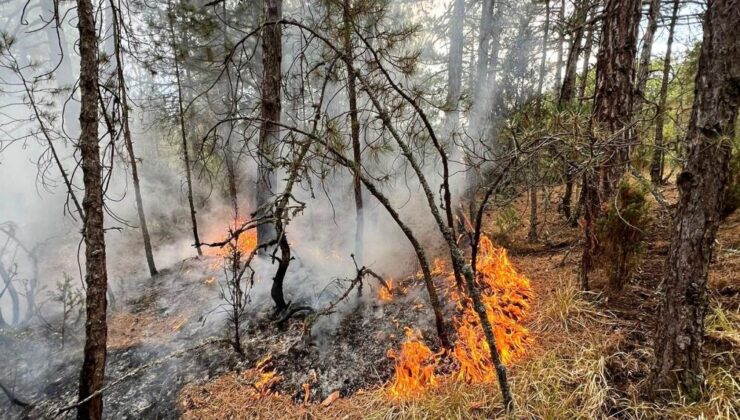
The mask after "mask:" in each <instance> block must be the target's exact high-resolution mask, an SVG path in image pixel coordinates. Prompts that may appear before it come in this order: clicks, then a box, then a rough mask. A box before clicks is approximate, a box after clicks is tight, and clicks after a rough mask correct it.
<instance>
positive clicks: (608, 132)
mask: <svg viewBox="0 0 740 420" xmlns="http://www.w3.org/2000/svg"><path fill="white" fill-rule="evenodd" d="M640 12H641V2H640V0H608V1H607V4H606V9H605V11H604V19H603V23H602V25H603V26H602V28H601V40H600V45H599V55H598V60H597V62H596V92H595V96H594V106H593V111H592V114H591V121H590V126H591V127H590V131H591V135H590V137H591V138H590V142H591V150H590V153H591V155H592V156H594V157H595V156H598V155H606V156H608V157H607V158H604V159H602V160H601V161H599V162H598V163H597V165H598V168H596V169H597V171H596V172H594V173H587V176H586V178H585V181H584V189H586V190H585V192H586V193H588V195H587V196H586V199H585V201H584V204H585V206H586V211H585V216H586V226H585V227H586V229H585V232H584V234H585V246H584V248H583V256H582V267H581V268H582V272H581V275H582V276H583V278H582V283H583V284H584V285H587V284H588V274H589V271H590V270H591V268H592V267H591V266H592V264H591V261H592V259H593V255H592V254H593V252H594V251H595V249H594V247H593V246H592V245H593V244H594V238H595V231H594V230H595V221H596V218H597V217H598V215H599V208H600V207H601V204H602V203H603V202H605V201H606V200H608V199H609V197H611V193H612V190H613V189H614V187H615V186H616V184H617V182H619V180H620V178H621V176H622V174H623V173H624V170H625V166H626V165H627V163H628V157H629V150H630V145H631V142H632V141H633V130H632V129H631V123H632V96H633V95H632V92H633V90H634V61H635V55H636V52H637V31H638V29H639V25H640V16H641V13H640ZM590 170H594V168H591V169H590ZM586 184H589V185H586Z"/></svg>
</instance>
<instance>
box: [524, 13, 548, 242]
mask: <svg viewBox="0 0 740 420" xmlns="http://www.w3.org/2000/svg"><path fill="white" fill-rule="evenodd" d="M549 36H550V0H545V28H544V34H543V36H542V57H541V58H540V71H539V76H538V78H537V96H538V97H539V99H538V105H537V106H538V107H539V108H541V107H542V102H543V100H544V98H542V88H543V86H544V82H545V64H546V62H547V40H548V37H549ZM538 170H539V162H538V161H537V159H536V158H535V159H533V160H532V173H534V174H536V173H537V172H538ZM529 203H530V209H529V233H528V235H527V238H528V240H529V241H530V242H536V241H537V185H535V183H532V185H530V186H529Z"/></svg>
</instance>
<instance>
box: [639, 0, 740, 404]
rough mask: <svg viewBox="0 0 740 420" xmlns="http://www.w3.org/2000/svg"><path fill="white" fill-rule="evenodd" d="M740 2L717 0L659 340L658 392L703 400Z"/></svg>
mask: <svg viewBox="0 0 740 420" xmlns="http://www.w3.org/2000/svg"><path fill="white" fill-rule="evenodd" d="M738 22H740V0H710V1H709V5H708V8H707V11H706V13H705V15H704V39H703V42H702V47H701V53H700V56H699V70H698V72H697V75H696V85H695V87H694V106H693V111H692V114H691V121H690V122H689V129H688V132H687V134H686V140H685V142H686V146H687V149H688V160H687V162H686V166H685V167H684V170H683V172H681V173H680V174H679V175H678V178H677V181H676V183H677V185H678V189H679V193H680V195H679V200H678V208H677V209H676V216H675V219H674V226H673V230H672V232H671V246H670V249H669V252H668V257H667V258H666V267H665V275H664V279H663V298H662V299H661V302H660V307H659V311H658V325H657V328H656V335H655V345H654V349H655V364H654V365H653V370H652V376H651V380H650V391H651V392H652V393H653V394H657V393H660V392H661V391H665V390H674V389H675V388H676V387H677V386H678V387H679V388H680V389H681V390H682V391H683V393H684V395H686V396H688V397H689V398H690V399H693V400H698V399H699V398H700V396H701V393H702V391H703V388H704V385H705V378H704V369H703V367H702V360H701V349H702V344H703V339H704V316H705V315H706V312H707V287H706V286H707V271H708V268H709V263H710V261H711V258H712V249H713V247H714V238H715V235H716V233H717V228H718V227H719V223H720V220H721V210H722V207H723V204H724V203H723V202H724V196H725V190H726V188H727V184H728V178H729V173H730V158H731V154H732V140H733V138H734V137H735V125H736V123H737V114H738V105H740V89H738V86H740V85H739V82H740V25H738Z"/></svg>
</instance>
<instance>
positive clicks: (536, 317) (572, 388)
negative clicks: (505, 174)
mask: <svg viewBox="0 0 740 420" xmlns="http://www.w3.org/2000/svg"><path fill="white" fill-rule="evenodd" d="M662 192H663V194H664V195H665V197H666V199H667V200H668V202H669V203H672V202H675V200H676V198H677V193H676V190H675V188H674V187H673V186H666V187H665V188H664V189H663V190H662ZM558 196H559V191H558V190H557V189H556V190H555V191H553V192H552V193H551V194H548V195H547V196H545V195H544V194H542V195H541V196H540V199H539V201H540V206H541V207H540V211H539V212H538V214H539V217H540V224H539V232H540V235H539V241H537V242H535V243H529V242H528V241H527V232H528V231H529V225H528V220H527V219H528V218H527V217H526V215H528V214H529V208H528V204H529V203H528V202H527V200H526V197H523V198H520V199H518V200H516V201H515V202H514V203H513V205H512V206H510V208H507V209H504V210H502V211H499V212H496V213H491V214H487V218H486V226H485V230H486V233H487V234H489V236H491V237H492V238H494V239H495V240H496V241H497V242H499V243H501V244H502V245H504V246H506V247H507V248H508V250H509V255H510V256H511V261H512V263H513V265H514V266H515V268H516V269H517V270H518V271H519V272H520V273H521V274H524V275H525V276H526V277H527V278H529V280H530V282H531V286H532V288H533V289H534V294H535V297H534V299H533V301H532V302H531V309H530V315H529V316H528V318H527V319H526V321H525V322H526V327H527V328H528V329H529V332H530V338H531V339H530V340H528V343H530V344H529V348H528V349H527V351H526V354H525V355H524V356H523V357H520V358H518V359H516V360H514V361H513V362H512V363H510V364H509V366H508V368H509V379H510V383H511V386H512V390H513V393H514V395H515V399H516V409H517V412H518V416H520V417H522V418H553V419H561V418H589V419H590V418H606V417H616V418H696V417H703V418H738V413H739V412H740V407H738V402H737V401H740V380H739V379H738V378H740V370H739V369H738V365H737V361H738V359H740V281H739V279H740V275H738V273H740V212H736V213H735V214H733V215H731V216H730V217H729V218H728V219H727V220H725V221H724V223H723V224H722V226H721V228H720V231H719V234H718V238H717V246H716V248H715V253H714V261H713V263H712V265H711V270H710V276H709V289H710V311H709V315H708V317H707V323H706V325H707V331H706V346H705V350H704V351H705V355H704V360H705V362H706V368H707V382H708V385H709V389H710V393H708V395H709V396H708V397H707V399H706V400H704V401H702V402H700V403H695V404H688V403H684V402H682V400H681V399H680V397H679V398H677V400H676V401H678V402H673V403H662V404H655V403H649V402H646V400H645V399H643V396H642V388H643V386H644V382H645V380H646V378H647V376H648V374H649V368H650V360H651V357H652V354H651V352H652V350H651V345H652V343H651V337H652V332H653V330H654V328H655V314H656V308H657V304H658V302H657V297H658V287H659V283H660V281H661V277H662V272H663V263H664V260H665V257H666V254H667V252H668V243H669V241H668V229H669V226H670V220H669V212H668V210H667V209H663V208H661V207H660V206H659V205H658V204H657V202H652V210H651V212H652V215H653V229H652V231H651V232H650V234H649V240H648V244H647V246H646V249H645V253H644V256H643V258H642V260H641V262H640V264H639V268H638V269H637V270H636V272H635V273H634V275H633V277H632V279H631V281H630V282H629V283H628V284H627V286H626V288H625V290H624V291H623V292H622V293H621V294H618V295H616V296H613V295H612V296H610V295H608V294H607V293H601V290H604V289H605V283H606V273H605V272H604V271H603V270H596V271H595V272H594V273H593V275H592V276H591V284H592V290H593V291H592V292H588V293H584V292H581V291H580V290H579V283H578V265H579V262H580V256H581V252H582V251H581V247H580V237H581V229H580V228H579V227H572V226H570V225H569V224H568V223H567V222H566V221H564V220H563V217H562V216H561V215H560V214H558V213H557V198H558ZM547 197H549V199H548V198H547ZM437 251H438V252H437V256H443V255H444V252H443V247H442V246H441V245H440V246H439V250H437ZM432 253H434V252H432ZM214 262H217V260H216V259H210V260H209V259H206V260H203V261H198V260H186V261H183V262H182V263H180V264H178V265H177V266H175V267H172V268H171V269H169V270H163V273H162V274H161V275H160V276H157V277H156V278H155V279H154V281H152V280H151V279H148V278H142V279H140V281H138V283H137V284H136V285H135V286H134V287H133V288H131V289H130V290H129V291H128V292H127V293H124V292H123V291H120V292H118V293H117V296H118V298H117V302H115V303H114V305H113V306H114V308H113V309H112V315H111V317H110V319H109V330H110V331H109V343H108V344H109V346H108V347H109V356H108V362H107V368H106V374H107V377H108V378H107V384H109V385H110V386H111V387H110V389H108V390H106V392H105V401H106V405H105V410H106V417H107V418H178V417H181V418H185V419H223V418H231V419H257V418H265V419H268V418H269V419H274V418H280V419H290V418H295V419H312V418H316V419H319V418H320V419H325V418H336V419H355V418H371V419H373V418H376V419H390V418H445V419H451V418H460V419H463V418H492V417H497V416H502V414H503V411H502V404H501V401H500V393H499V390H498V386H497V385H496V384H494V383H491V384H468V383H464V382H460V381H458V380H456V379H454V378H453V375H449V374H445V373H444V372H438V376H437V383H436V384H435V385H434V386H431V387H429V388H428V389H426V392H424V393H422V394H421V395H417V396H415V397H413V398H405V399H398V398H396V397H394V396H392V395H391V394H390V393H389V391H388V384H389V382H390V381H391V380H392V379H393V361H392V360H391V359H389V358H388V357H387V355H386V352H387V350H389V349H398V347H399V344H400V342H401V341H402V340H403V331H404V327H406V326H415V327H418V328H421V330H422V332H423V334H424V336H425V337H431V336H432V335H433V334H434V329H433V322H432V320H431V317H430V314H429V312H430V311H428V309H427V304H426V297H425V296H426V295H425V293H424V292H423V289H422V288H421V285H420V282H419V281H418V280H414V278H413V276H412V277H410V278H409V279H407V283H406V285H405V286H406V287H405V288H406V291H405V293H400V294H398V295H397V296H396V297H395V298H394V299H393V300H391V301H388V302H379V301H378V296H377V293H378V292H379V288H378V286H377V285H375V284H370V283H369V284H368V286H367V287H366V288H365V290H364V292H363V293H364V295H363V296H362V297H358V298H357V299H354V300H352V302H354V303H351V304H349V303H348V304H346V305H345V308H344V309H341V310H340V311H339V312H338V313H337V314H336V315H335V316H332V317H326V319H325V320H324V321H325V323H324V325H322V324H320V323H319V324H317V325H315V326H314V329H313V331H314V337H313V338H312V340H306V339H305V338H306V336H305V335H304V334H303V321H302V320H301V319H293V320H291V321H290V322H289V323H288V324H287V325H285V326H277V325H275V324H274V322H272V321H271V318H270V309H269V306H270V305H269V300H267V299H261V300H258V299H254V303H253V304H252V305H250V312H249V319H248V322H247V323H246V325H245V329H244V340H243V342H244V349H245V355H244V356H243V357H239V356H237V354H236V353H235V352H234V350H233V349H232V348H231V346H230V345H229V344H228V342H227V340H225V338H228V337H229V336H228V331H229V328H228V325H227V324H226V323H225V322H224V317H223V316H222V315H221V316H219V315H218V313H217V311H216V308H217V307H218V306H217V305H220V303H219V302H222V301H221V300H220V296H219V295H220V287H219V282H218V280H216V277H217V276H218V275H219V274H222V271H223V270H222V268H221V267H218V266H217V265H218V264H216V265H214ZM296 264H300V263H299V262H296ZM409 267H410V268H409V273H414V272H415V271H416V270H417V268H416V267H415V266H414V265H413V263H409ZM299 271H301V270H299ZM306 275H308V276H310V275H312V274H311V273H307V274H306ZM440 283H441V281H440ZM340 286H341V285H340ZM286 287H287V288H288V290H287V291H286V292H287V293H288V294H289V295H290V294H291V292H293V296H297V294H296V293H295V292H296V291H295V290H294V291H291V290H290V286H289V285H287V284H286ZM322 294H323V293H322ZM353 295H355V292H353ZM262 301H264V302H263V304H258V303H259V302H262ZM314 304H321V302H314ZM445 309H446V311H447V313H448V315H449V313H450V311H451V310H454V309H453V308H450V307H447V308H445ZM0 338H2V337H0ZM309 341H310V342H309ZM38 342H45V343H46V348H44V349H43V350H38V351H36V352H35V353H33V354H26V353H23V351H22V349H24V348H28V346H29V343H38ZM60 346H61V342H60V337H59V335H58V334H49V333H48V330H45V329H35V330H28V331H21V332H18V333H16V334H13V335H9V336H6V337H5V338H4V339H3V340H0V353H2V354H4V355H9V356H8V360H7V362H8V363H9V365H8V366H12V369H10V370H7V371H5V372H4V373H0V379H2V380H4V381H5V383H18V384H19V385H18V386H17V387H16V388H15V390H16V392H17V393H18V395H19V396H23V397H24V399H26V400H27V401H31V402H33V407H31V408H30V409H26V410H21V409H19V408H18V407H4V406H3V405H2V404H0V417H4V414H5V415H8V416H9V418H15V417H24V418H47V417H57V413H58V411H59V409H60V408H62V407H63V406H64V405H65V404H69V403H70V402H71V401H74V399H75V395H76V385H75V384H76V378H77V374H78V367H79V354H80V352H79V350H80V346H81V341H80V340H79V339H77V341H74V338H72V339H70V341H69V342H68V344H67V346H66V347H64V351H61V352H60V351H59V350H58V349H59V347H60ZM442 370H445V369H442ZM447 370H449V369H447ZM24 372H25V373H24ZM24 375H25V376H26V377H23V376H24ZM16 379H17V380H16ZM11 380H12V381H14V382H10V381H11ZM23 384H27V386H24V385H23ZM39 384H43V386H40V385H39ZM304 384H305V385H304ZM2 402H3V401H2V399H0V403H2ZM73 414H74V410H70V411H68V412H67V415H68V416H72V415H73Z"/></svg>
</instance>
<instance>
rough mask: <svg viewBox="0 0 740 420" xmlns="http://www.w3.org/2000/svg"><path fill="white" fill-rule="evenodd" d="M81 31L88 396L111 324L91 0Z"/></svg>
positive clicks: (84, 7) (83, 383)
mask: <svg viewBox="0 0 740 420" xmlns="http://www.w3.org/2000/svg"><path fill="white" fill-rule="evenodd" d="M77 18H78V23H77V27H78V30H79V33H80V128H81V133H80V142H79V148H80V159H81V161H82V162H81V166H82V178H83V183H84V185H85V197H84V199H83V200H82V206H83V208H84V211H85V227H84V233H83V234H84V236H85V284H86V285H87V290H86V305H85V307H86V313H87V318H86V320H85V349H84V356H83V362H82V370H81V371H80V392H79V399H80V400H84V399H86V398H87V397H89V396H90V395H92V394H93V393H95V392H96V391H98V390H99V389H101V388H102V386H103V379H104V377H105V358H106V342H107V338H108V327H107V324H106V310H107V307H108V301H107V289H108V274H107V271H106V261H105V229H104V216H103V183H102V165H101V162H100V148H99V146H98V38H97V34H96V31H95V21H94V17H93V6H92V3H91V2H90V0H77ZM102 417H103V397H102V395H98V396H96V397H94V398H91V399H90V400H89V401H87V402H85V403H83V404H81V405H80V406H79V407H78V409H77V418H78V419H85V420H86V419H96V420H97V419H101V418H102Z"/></svg>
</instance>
